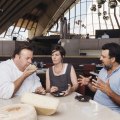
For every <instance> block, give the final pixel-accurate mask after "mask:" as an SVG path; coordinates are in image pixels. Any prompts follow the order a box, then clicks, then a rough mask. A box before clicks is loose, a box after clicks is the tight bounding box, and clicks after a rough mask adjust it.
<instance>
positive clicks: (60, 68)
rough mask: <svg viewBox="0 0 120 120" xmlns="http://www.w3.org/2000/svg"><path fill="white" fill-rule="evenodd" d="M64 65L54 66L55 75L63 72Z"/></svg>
mask: <svg viewBox="0 0 120 120" xmlns="http://www.w3.org/2000/svg"><path fill="white" fill-rule="evenodd" d="M63 66H64V65H63V64H61V65H60V66H57V67H56V66H54V67H53V68H54V73H56V74H60V73H61V72H62V70H63Z"/></svg>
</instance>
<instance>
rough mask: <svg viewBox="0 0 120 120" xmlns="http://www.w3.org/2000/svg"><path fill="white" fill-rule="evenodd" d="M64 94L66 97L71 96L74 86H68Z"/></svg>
mask: <svg viewBox="0 0 120 120" xmlns="http://www.w3.org/2000/svg"><path fill="white" fill-rule="evenodd" d="M62 92H63V93H64V96H67V95H69V94H70V93H71V92H72V86H71V85H70V84H68V89H67V90H65V91H62Z"/></svg>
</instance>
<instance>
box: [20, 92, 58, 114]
mask: <svg viewBox="0 0 120 120" xmlns="http://www.w3.org/2000/svg"><path fill="white" fill-rule="evenodd" d="M21 102H23V103H26V104H31V105H33V106H34V107H35V108H36V111H37V113H38V115H39V114H43V115H52V114H54V113H55V112H56V110H57V107H58V105H59V99H57V98H53V97H49V96H44V95H38V94H34V93H25V94H24V95H23V96H22V97H21Z"/></svg>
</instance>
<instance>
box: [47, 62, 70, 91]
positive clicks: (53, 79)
mask: <svg viewBox="0 0 120 120" xmlns="http://www.w3.org/2000/svg"><path fill="white" fill-rule="evenodd" d="M71 66H72V65H71V64H68V65H67V68H66V71H65V73H64V74H61V75H59V76H56V75H54V73H53V69H52V67H50V68H49V76H50V86H57V87H58V90H59V91H65V90H67V89H68V84H71V78H70V71H71Z"/></svg>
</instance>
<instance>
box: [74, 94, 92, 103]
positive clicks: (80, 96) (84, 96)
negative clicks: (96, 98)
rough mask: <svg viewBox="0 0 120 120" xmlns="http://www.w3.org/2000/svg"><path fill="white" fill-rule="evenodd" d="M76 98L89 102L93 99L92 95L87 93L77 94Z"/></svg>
mask: <svg viewBox="0 0 120 120" xmlns="http://www.w3.org/2000/svg"><path fill="white" fill-rule="evenodd" d="M75 99H77V100H78V101H80V102H88V101H89V100H90V99H91V97H90V96H86V95H77V96H75Z"/></svg>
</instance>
